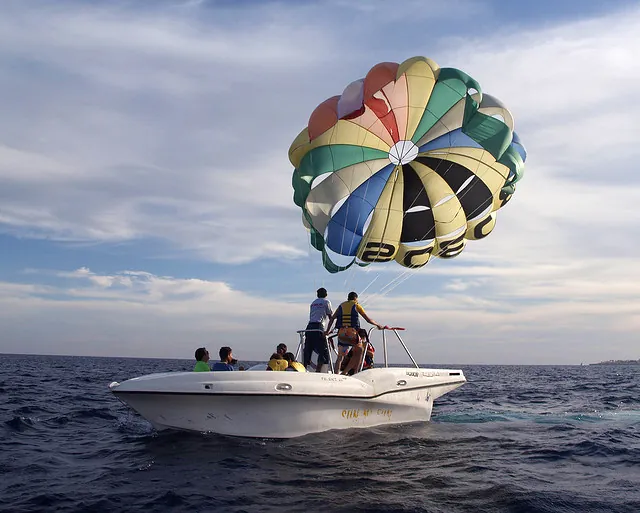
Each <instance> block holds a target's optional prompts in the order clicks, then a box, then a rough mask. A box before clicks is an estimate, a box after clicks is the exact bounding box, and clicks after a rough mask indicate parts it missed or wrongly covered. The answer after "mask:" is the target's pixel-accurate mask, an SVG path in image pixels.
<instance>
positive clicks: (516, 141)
mask: <svg viewBox="0 0 640 513" xmlns="http://www.w3.org/2000/svg"><path fill="white" fill-rule="evenodd" d="M511 146H513V149H514V150H516V151H517V152H518V153H519V154H520V156H521V157H522V162H525V161H526V160H527V150H525V148H524V145H523V144H522V141H521V140H520V137H518V134H516V133H515V132H513V139H512V140H511Z"/></svg>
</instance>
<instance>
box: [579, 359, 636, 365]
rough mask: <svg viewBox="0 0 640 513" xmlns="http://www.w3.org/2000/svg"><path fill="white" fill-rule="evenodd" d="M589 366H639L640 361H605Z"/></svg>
mask: <svg viewBox="0 0 640 513" xmlns="http://www.w3.org/2000/svg"><path fill="white" fill-rule="evenodd" d="M580 365H582V364H580ZM589 365H640V360H607V361H605V362H598V363H590V364H589Z"/></svg>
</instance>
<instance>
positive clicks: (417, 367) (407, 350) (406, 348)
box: [382, 328, 420, 369]
mask: <svg viewBox="0 0 640 513" xmlns="http://www.w3.org/2000/svg"><path fill="white" fill-rule="evenodd" d="M391 331H393V332H394V333H395V334H396V337H398V340H399V341H400V343H401V344H402V347H404V350H405V351H406V352H407V354H408V355H409V358H411V361H412V362H413V364H414V365H415V366H416V369H419V368H420V366H419V365H418V364H417V363H416V361H415V360H414V359H413V356H411V353H410V352H409V348H408V347H407V346H406V345H405V343H404V341H403V340H402V338H400V335H399V334H398V330H397V329H395V328H392V329H391ZM382 333H383V335H382V336H384V332H382ZM385 360H386V354H385Z"/></svg>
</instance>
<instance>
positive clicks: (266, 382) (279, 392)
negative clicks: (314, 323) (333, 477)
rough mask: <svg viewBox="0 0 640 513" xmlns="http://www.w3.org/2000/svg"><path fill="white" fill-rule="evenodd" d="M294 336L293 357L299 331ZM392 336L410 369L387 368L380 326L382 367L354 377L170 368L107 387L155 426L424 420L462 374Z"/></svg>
mask: <svg viewBox="0 0 640 513" xmlns="http://www.w3.org/2000/svg"><path fill="white" fill-rule="evenodd" d="M298 333H299V334H300V345H299V346H298V354H299V353H300V351H301V348H302V344H303V343H304V331H300V332H298ZM394 333H395V334H396V336H397V338H398V340H399V341H400V343H401V344H402V346H403V347H404V349H405V350H406V352H407V354H408V355H409V358H410V359H411V361H412V363H413V367H389V366H388V362H387V344H386V338H385V336H384V331H383V344H384V360H385V362H384V366H383V367H379V368H378V367H375V368H371V369H366V370H362V371H360V372H358V373H356V374H354V375H353V376H344V375H340V374H334V373H332V372H331V369H329V372H326V373H324V372H322V373H320V372H306V373H305V372H278V371H275V372H274V371H266V370H251V371H245V372H168V373H162V374H150V375H147V376H141V377H137V378H133V379H129V380H127V381H124V382H122V383H117V382H114V383H111V384H110V385H109V388H110V389H111V391H112V392H113V393H114V394H115V395H116V396H117V397H118V398H119V399H120V400H121V401H123V402H124V403H126V404H127V405H128V406H130V407H131V408H132V409H133V410H135V411H137V412H138V413H139V414H140V415H142V416H143V417H144V418H146V419H147V420H148V421H149V422H151V424H152V425H153V426H154V427H155V428H156V429H159V430H162V429H167V428H173V429H180V430H190V431H200V432H214V433H220V434H225V435H235V436H246V437H260V438H291V437H296V436H301V435H305V434H308V433H316V432H321V431H327V430H331V429H347V428H368V427H373V426H379V425H384V424H402V423H412V422H426V421H429V419H430V418H431V410H432V408H433V402H434V400H436V399H437V398H438V397H440V396H442V395H443V394H446V393H447V392H450V391H451V390H454V389H456V388H458V387H459V386H461V385H462V384H464V383H465V382H466V379H465V377H464V374H463V372H462V371H461V370H450V369H425V368H420V367H419V366H418V364H417V363H416V362H415V360H414V359H413V357H412V356H411V354H410V353H409V351H408V349H407V347H406V346H405V344H404V342H403V341H402V339H401V338H400V336H399V334H398V332H397V330H394ZM331 367H333V363H332V362H331ZM259 368H260V367H258V369H259ZM262 369H266V364H265V365H264V366H262Z"/></svg>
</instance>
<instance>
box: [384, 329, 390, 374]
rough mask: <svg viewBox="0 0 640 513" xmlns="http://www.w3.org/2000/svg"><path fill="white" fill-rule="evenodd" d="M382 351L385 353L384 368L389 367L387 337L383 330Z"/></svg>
mask: <svg viewBox="0 0 640 513" xmlns="http://www.w3.org/2000/svg"><path fill="white" fill-rule="evenodd" d="M382 350H383V351H384V366H385V367H389V361H388V360H387V337H386V336H385V334H384V330H382Z"/></svg>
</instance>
